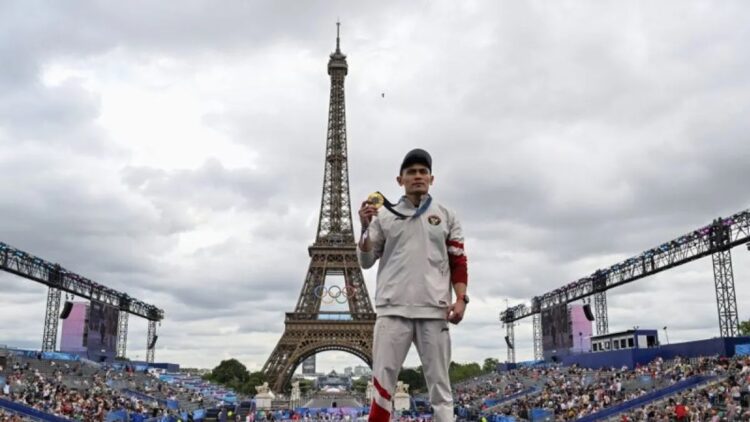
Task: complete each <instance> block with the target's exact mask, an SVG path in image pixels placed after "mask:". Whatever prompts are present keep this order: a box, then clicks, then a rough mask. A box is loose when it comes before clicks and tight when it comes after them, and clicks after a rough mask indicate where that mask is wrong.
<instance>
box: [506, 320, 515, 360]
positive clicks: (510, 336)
mask: <svg viewBox="0 0 750 422" xmlns="http://www.w3.org/2000/svg"><path fill="white" fill-rule="evenodd" d="M505 335H506V336H507V342H508V343H509V344H506V346H507V347H508V363H516V334H515V329H514V323H512V322H511V323H510V324H505Z"/></svg>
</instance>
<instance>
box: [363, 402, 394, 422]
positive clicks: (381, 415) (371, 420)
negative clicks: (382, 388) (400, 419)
mask: <svg viewBox="0 0 750 422" xmlns="http://www.w3.org/2000/svg"><path fill="white" fill-rule="evenodd" d="M390 420H391V414H390V412H388V411H387V410H385V409H383V408H382V407H380V405H379V404H377V403H376V402H375V399H373V400H372V405H371V406H370V416H368V418H367V422H389V421H390Z"/></svg>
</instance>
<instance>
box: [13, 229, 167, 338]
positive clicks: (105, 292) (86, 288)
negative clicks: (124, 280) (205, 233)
mask: <svg viewBox="0 0 750 422" xmlns="http://www.w3.org/2000/svg"><path fill="white" fill-rule="evenodd" d="M0 270H5V271H7V272H9V273H12V274H15V275H18V276H21V277H24V278H27V279H29V280H33V281H36V282H38V283H42V284H45V285H47V286H49V287H51V288H54V289H58V290H60V291H64V292H68V293H72V294H74V295H76V296H78V297H82V298H85V299H89V300H95V301H99V302H102V303H105V304H108V305H112V306H115V307H117V308H119V309H120V310H125V311H127V312H129V313H131V314H133V315H138V316H140V317H143V318H146V319H148V320H151V321H161V320H162V319H164V311H163V310H161V309H159V308H157V307H156V306H153V305H149V304H146V303H143V302H141V301H139V300H136V299H134V298H132V297H130V296H128V295H127V294H126V293H121V292H118V291H116V290H113V289H110V288H109V287H106V286H103V285H101V284H99V283H97V282H95V281H92V280H89V279H87V278H86V277H83V276H80V275H78V274H76V273H74V272H71V271H68V270H66V269H65V268H63V267H61V266H60V265H59V264H53V263H51V262H49V261H45V260H44V259H41V258H39V257H36V256H34V255H31V254H29V253H27V252H24V251H22V250H19V249H16V248H14V247H12V246H10V245H7V244H5V243H2V242H0ZM45 327H46V324H45Z"/></svg>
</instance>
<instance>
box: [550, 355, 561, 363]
mask: <svg viewBox="0 0 750 422" xmlns="http://www.w3.org/2000/svg"><path fill="white" fill-rule="evenodd" d="M559 360H560V359H559V358H558V357H557V356H554V355H553V356H552V362H557V361H559Z"/></svg>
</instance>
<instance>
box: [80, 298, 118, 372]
mask: <svg viewBox="0 0 750 422" xmlns="http://www.w3.org/2000/svg"><path fill="white" fill-rule="evenodd" d="M118 319H119V312H118V310H117V308H115V307H114V306H110V305H106V304H104V303H101V302H96V301H91V304H90V305H89V318H88V324H87V341H86V349H87V351H88V355H89V359H91V360H93V361H95V362H102V361H112V360H113V359H114V358H115V354H116V352H117V324H118Z"/></svg>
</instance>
